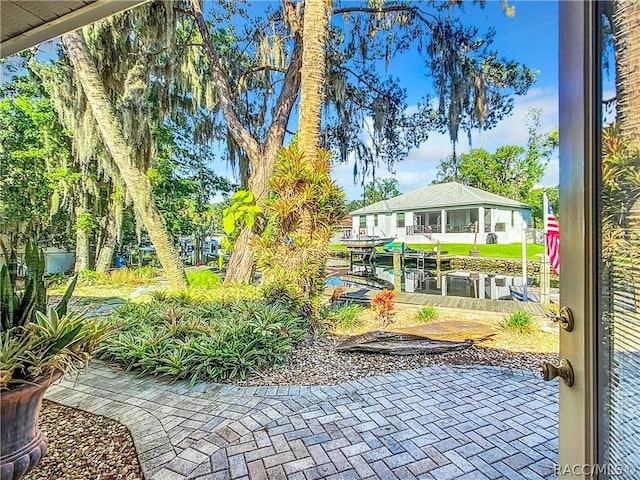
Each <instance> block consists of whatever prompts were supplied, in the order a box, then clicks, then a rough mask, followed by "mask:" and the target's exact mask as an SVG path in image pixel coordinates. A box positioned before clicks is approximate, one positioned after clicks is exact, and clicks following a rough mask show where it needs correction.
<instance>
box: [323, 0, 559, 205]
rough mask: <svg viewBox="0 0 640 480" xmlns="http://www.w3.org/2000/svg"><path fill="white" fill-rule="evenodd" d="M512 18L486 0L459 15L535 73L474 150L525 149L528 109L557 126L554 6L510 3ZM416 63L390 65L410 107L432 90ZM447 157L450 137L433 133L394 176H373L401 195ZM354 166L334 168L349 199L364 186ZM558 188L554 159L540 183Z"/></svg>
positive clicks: (477, 136)
mask: <svg viewBox="0 0 640 480" xmlns="http://www.w3.org/2000/svg"><path fill="white" fill-rule="evenodd" d="M509 5H512V6H515V8H516V14H515V16H514V17H513V18H508V17H507V16H506V15H504V13H503V11H502V5H501V2H499V1H488V2H487V3H486V5H485V7H484V9H482V8H480V7H479V6H477V5H473V4H472V3H470V2H469V3H467V4H466V5H465V6H464V8H463V11H461V12H460V15H461V17H462V19H463V22H464V23H465V24H467V25H475V26H477V27H478V29H479V32H480V33H482V32H485V31H486V30H487V29H488V28H489V27H490V26H493V27H494V28H495V30H496V35H495V41H494V44H493V47H494V49H495V50H497V51H498V52H500V54H501V55H502V56H504V57H506V58H509V59H513V60H517V61H519V62H521V63H524V64H525V65H527V66H528V67H530V68H533V69H535V70H538V71H539V74H538V79H537V81H536V83H535V84H534V85H533V86H532V88H531V89H530V90H529V92H528V94H527V95H525V96H522V97H515V107H514V110H513V113H512V115H511V116H510V117H508V118H506V119H503V120H502V121H501V122H500V123H499V124H498V125H497V126H496V127H495V128H494V129H492V130H489V131H484V132H475V133H474V134H473V135H472V145H473V147H483V148H486V149H487V150H489V151H492V150H495V148H497V147H499V146H501V145H507V144H514V145H525V144H526V140H527V128H526V126H525V124H524V115H525V114H526V113H527V112H528V110H529V109H530V108H541V109H542V110H543V115H542V118H541V130H542V131H548V130H551V129H553V128H556V127H557V126H558V3H557V2H551V1H509ZM414 62H415V59H414V58H412V56H411V55H405V56H404V58H400V59H398V61H396V62H394V63H393V64H392V66H391V69H390V71H391V73H392V74H394V75H396V76H398V77H400V78H401V79H402V81H403V84H404V86H405V87H406V88H407V93H408V101H409V108H411V105H414V104H415V103H416V102H417V101H418V100H419V99H420V97H421V96H422V95H423V94H424V92H425V91H426V90H427V89H429V88H430V84H431V82H430V80H429V79H427V78H425V77H424V76H423V75H421V74H418V73H417V72H416V74H411V73H410V72H412V70H414V71H415V66H414V65H412V63H414ZM468 150H469V145H468V142H467V139H466V135H465V136H461V142H460V143H459V144H458V147H457V151H458V152H459V153H462V152H465V151H468ZM450 154H451V144H450V142H449V139H448V136H447V135H444V134H432V135H430V137H429V139H428V140H427V141H426V142H425V143H424V144H423V145H421V147H420V148H417V149H414V150H412V151H411V152H410V153H409V156H408V157H407V158H406V159H405V160H404V161H402V162H399V163H397V164H396V165H395V167H394V172H388V171H387V170H386V169H384V168H382V169H379V170H378V171H377V173H376V175H377V177H382V178H384V177H395V178H396V179H397V180H398V183H399V187H400V191H401V192H403V193H404V192H408V191H411V190H414V189H416V188H419V187H421V186H424V185H426V184H429V183H431V181H432V180H433V179H434V178H435V170H436V168H437V166H438V164H439V162H440V160H441V159H443V158H445V157H447V156H448V155H450ZM352 172H353V166H352V164H343V165H336V166H335V168H334V172H333V177H334V179H335V180H336V182H337V183H338V184H339V185H340V186H341V187H343V188H344V189H345V191H346V192H347V197H348V198H352V199H353V198H358V197H360V196H361V194H362V187H361V186H360V185H354V183H353V176H352ZM557 184H558V160H557V158H554V159H552V161H551V163H550V164H549V167H548V168H547V172H546V174H545V176H544V178H543V179H542V181H541V185H544V186H552V185H557Z"/></svg>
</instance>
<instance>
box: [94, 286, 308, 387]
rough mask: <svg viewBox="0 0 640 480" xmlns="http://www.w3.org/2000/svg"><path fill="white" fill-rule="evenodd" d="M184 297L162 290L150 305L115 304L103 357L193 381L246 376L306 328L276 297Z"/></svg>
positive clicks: (268, 362) (278, 357) (276, 359)
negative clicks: (114, 330) (111, 331)
mask: <svg viewBox="0 0 640 480" xmlns="http://www.w3.org/2000/svg"><path fill="white" fill-rule="evenodd" d="M250 294H251V295H253V292H250ZM183 297H184V295H178V294H168V293H163V295H161V296H156V297H155V299H154V301H153V302H152V303H148V304H127V305H124V306H123V307H121V308H119V309H118V310H117V311H116V312H115V314H114V315H113V316H111V317H110V318H109V319H108V321H109V322H110V323H111V324H112V325H117V326H118V327H119V332H118V333H117V334H116V335H114V336H112V337H111V338H109V339H107V341H106V342H105V349H104V352H103V353H102V358H105V359H107V360H111V361H115V362H118V363H119V364H121V365H123V366H124V367H125V368H126V369H128V370H131V369H135V370H140V371H142V372H143V373H147V374H151V375H167V376H170V377H173V378H176V379H190V380H191V381H192V382H196V381H198V380H208V381H221V380H228V379H232V378H237V377H240V378H244V377H245V376H246V375H247V374H249V373H251V372H257V371H259V370H260V369H262V368H265V367H266V366H268V365H271V364H273V363H275V362H279V361H281V360H282V359H283V358H284V354H285V353H286V352H287V351H288V350H290V349H291V347H292V345H293V344H294V343H295V342H296V341H298V340H299V339H300V338H301V337H302V336H303V335H304V333H305V331H306V322H305V320H303V319H302V318H301V317H299V316H297V315H295V314H294V313H292V312H291V311H290V310H289V309H288V308H287V307H286V306H284V305H282V304H281V303H280V302H279V301H278V299H268V298H265V299H258V300H253V299H240V300H235V301H232V302H228V303H223V302H221V301H211V300H206V299H200V300H199V301H193V300H194V299H193V298H191V301H189V302H185V301H184V298H183Z"/></svg>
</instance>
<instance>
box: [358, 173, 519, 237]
mask: <svg viewBox="0 0 640 480" xmlns="http://www.w3.org/2000/svg"><path fill="white" fill-rule="evenodd" d="M350 215H351V218H352V232H351V234H352V236H353V237H358V236H378V237H395V238H396V241H398V242H406V243H431V242H435V241H436V240H440V241H441V242H443V243H445V242H446V243H474V235H475V233H474V232H475V227H476V225H477V231H478V240H477V241H478V243H487V242H489V243H515V242H519V241H520V240H521V239H522V225H523V222H525V223H526V224H527V225H529V226H530V225H531V207H530V206H529V205H525V204H524V203H521V202H517V201H515V200H511V199H510V198H506V197H502V196H500V195H496V194H493V193H489V192H485V191H484V190H480V189H478V188H474V187H469V186H466V185H462V184H460V183H456V182H450V183H440V184H436V185H428V186H426V187H423V188H419V189H418V190H414V191H413V192H409V193H405V194H403V195H399V196H397V197H394V198H391V199H389V200H384V201H382V202H378V203H374V204H372V205H367V206H366V207H362V208H359V209H358V210H355V211H353V212H351V213H350ZM490 234H491V235H490Z"/></svg>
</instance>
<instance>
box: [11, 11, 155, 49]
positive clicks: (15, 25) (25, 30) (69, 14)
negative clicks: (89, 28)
mask: <svg viewBox="0 0 640 480" xmlns="http://www.w3.org/2000/svg"><path fill="white" fill-rule="evenodd" d="M147 1H149V0H71V1H67V0H46V1H43V0H35V1H33V0H0V58H4V57H8V56H9V55H13V54H14V53H18V52H20V51H22V50H25V49H27V48H30V47H33V46H35V45H38V44H39V43H42V42H44V41H46V40H50V39H52V38H54V37H57V36H58V35H62V34H63V33H67V32H70V31H71V30H75V29H77V28H80V27H83V26H85V25H88V24H90V23H93V22H96V21H98V20H101V19H103V18H106V17H108V16H110V15H113V14H114V13H118V12H121V11H123V10H127V9H129V8H132V7H135V6H137V5H140V4H142V3H145V2H147Z"/></svg>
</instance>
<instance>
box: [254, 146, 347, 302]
mask: <svg viewBox="0 0 640 480" xmlns="http://www.w3.org/2000/svg"><path fill="white" fill-rule="evenodd" d="M330 159H331V154H330V153H329V152H327V151H324V150H318V155H317V156H312V157H311V158H307V157H305V156H304V155H303V152H302V150H301V149H300V148H299V146H298V143H297V141H293V142H292V143H291V144H290V145H289V146H287V147H285V148H281V149H280V150H279V151H278V154H277V157H276V164H275V172H274V174H273V175H272V176H271V178H270V179H269V181H268V186H269V191H270V194H269V196H268V198H266V199H265V201H264V209H265V213H266V216H267V218H268V224H267V226H266V229H265V231H264V232H263V233H262V234H261V235H260V237H258V238H255V240H254V242H253V251H254V254H255V257H256V262H257V264H258V266H259V268H260V270H261V271H262V273H263V275H264V279H265V281H266V282H267V283H268V282H270V281H272V280H274V279H277V281H279V282H281V281H285V282H287V283H289V284H292V285H297V286H298V287H299V289H300V294H301V295H302V297H303V298H304V299H306V300H311V299H313V298H314V297H315V296H317V295H319V293H320V292H322V290H323V289H324V283H325V265H326V260H327V258H328V256H329V250H328V244H329V239H330V238H331V236H332V235H333V233H334V231H335V229H336V226H337V225H338V224H339V223H340V221H341V220H342V219H343V218H344V216H345V215H346V212H345V209H344V192H343V191H342V189H341V188H340V187H338V185H336V184H335V182H333V181H332V180H331V175H330V173H331V162H330Z"/></svg>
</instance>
